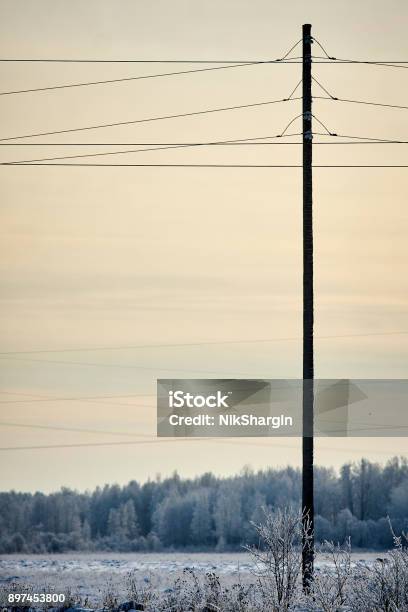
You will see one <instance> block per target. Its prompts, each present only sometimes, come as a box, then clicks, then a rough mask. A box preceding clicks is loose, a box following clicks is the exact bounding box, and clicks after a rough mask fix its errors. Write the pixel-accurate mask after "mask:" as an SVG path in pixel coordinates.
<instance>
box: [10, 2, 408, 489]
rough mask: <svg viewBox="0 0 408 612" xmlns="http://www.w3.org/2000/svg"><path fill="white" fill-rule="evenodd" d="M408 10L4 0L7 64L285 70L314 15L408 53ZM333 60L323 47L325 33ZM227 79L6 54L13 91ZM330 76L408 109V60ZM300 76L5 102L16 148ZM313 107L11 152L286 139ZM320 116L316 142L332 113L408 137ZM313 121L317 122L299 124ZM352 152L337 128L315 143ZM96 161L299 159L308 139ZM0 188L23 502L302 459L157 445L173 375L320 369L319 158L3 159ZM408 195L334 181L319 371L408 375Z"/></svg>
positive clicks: (69, 92)
mask: <svg viewBox="0 0 408 612" xmlns="http://www.w3.org/2000/svg"><path fill="white" fill-rule="evenodd" d="M407 18H408V5H407V3H406V2H405V1H404V0H391V1H390V2H388V3H386V4H384V3H383V2H382V1H380V0H360V2H358V3H356V2H351V1H350V0H345V1H344V2H342V3H337V4H333V3H328V2H325V1H324V0H311V1H310V2H308V3H305V2H302V1H290V2H287V3H281V2H279V3H278V2H275V1H270V0H254V1H252V2H244V1H242V0H234V1H232V0H221V1H218V0H217V1H215V0H214V1H205V2H200V3H198V2H191V1H190V2H189V1H181V0H173V1H172V2H171V3H170V2H167V1H165V0H163V1H153V2H152V1H147V0H140V1H138V2H132V1H129V0H122V1H121V2H120V3H117V2H113V1H112V0H111V1H107V0H88V2H86V3H85V2H81V1H79V0H70V1H69V2H68V1H67V0H64V1H61V0H52V1H51V0H43V1H42V2H36V1H34V0H33V1H31V2H23V1H22V0H13V1H11V0H7V1H5V0H0V55H1V58H3V59H7V58H9V59H10V58H14V59H16V58H26V59H27V58H37V59H38V58H54V59H57V58H73V59H127V60H129V59H138V60H166V61H169V60H186V61H187V60H190V61H191V60H208V61H210V60H222V61H224V60H225V61H226V62H230V61H234V62H237V61H256V60H270V59H276V58H279V57H282V56H283V55H284V54H285V53H286V52H287V51H288V50H289V49H290V48H291V47H292V45H293V44H295V43H296V42H297V41H298V40H299V39H300V37H301V26H302V24H303V23H311V24H312V34H313V35H314V36H315V37H316V39H317V40H318V41H319V42H320V43H321V44H322V46H323V47H324V48H325V49H326V51H327V53H328V54H329V55H330V56H335V57H338V58H346V59H360V60H380V61H381V60H385V61H389V62H392V61H398V60H400V61H403V60H405V61H408V40H407V37H406V22H407ZM299 53H300V48H299V47H297V48H296V49H295V50H294V51H293V53H292V54H291V57H296V56H297V55H298V54H299ZM313 53H314V55H323V51H322V50H321V48H320V47H318V46H317V44H316V43H315V44H314V47H313ZM209 66H211V64H204V65H201V64H200V65H191V64H187V63H186V64H166V63H153V64H131V63H117V64H115V63H112V64H110V63H28V62H21V63H14V62H2V63H0V71H1V74H0V78H1V81H0V82H1V88H0V93H2V92H7V91H16V90H22V89H31V88H39V87H40V88H41V87H49V86H53V85H62V84H67V83H81V82H89V81H99V80H108V79H119V78H129V77H135V76H147V75H152V74H158V73H166V72H174V71H175V70H188V69H191V67H194V68H197V67H209ZM313 75H314V77H315V78H316V79H317V81H318V82H319V83H321V84H322V85H323V86H324V87H325V89H326V90H327V91H328V92H330V94H331V95H332V96H334V97H338V98H343V99H348V100H362V101H371V102H380V103H384V104H393V105H408V81H407V76H408V73H406V72H404V69H400V68H391V67H383V66H375V65H364V64H338V65H333V64H330V65H322V64H319V63H315V64H314V66H313ZM300 78H301V66H300V65H299V64H298V63H294V64H293V65H288V64H258V65H251V66H242V67H238V68H234V69H228V70H215V71H204V72H199V73H193V74H183V75H177V76H175V75H173V76H166V77H160V78H154V79H141V80H133V81H124V82H120V83H112V84H104V85H102V84H100V85H92V86H87V87H74V88H67V89H59V90H53V91H42V92H32V93H20V94H13V95H2V96H0V106H1V138H2V139H7V138H13V137H15V136H23V135H29V134H35V133H39V132H53V131H58V130H69V129H72V128H78V127H85V126H92V125H99V124H106V123H117V122H127V121H134V120H139V119H146V118H156V117H162V116H166V115H174V114H183V113H189V112H196V111H202V110H207V109H214V108H223V107H230V106H239V105H246V104H255V103H260V102H266V101H272V100H281V99H282V98H287V97H288V96H289V94H290V93H291V92H292V90H293V89H294V88H295V86H296V84H297V83H298V82H299V79H300ZM313 89H314V91H313V93H314V95H315V96H326V95H327V94H326V93H324V91H323V90H322V89H321V88H320V87H319V85H318V84H317V83H316V82H315V83H314V85H313ZM299 95H300V94H299V90H297V92H295V94H294V96H293V97H295V98H296V97H298V96H299ZM300 113H301V101H300V100H296V99H295V100H291V101H289V102H285V103H279V104H278V103H277V104H265V105H261V106H257V107H252V108H246V109H237V110H231V111H228V112H226V111H225V112H216V113H210V114H202V115H196V116H189V117H184V118H177V119H163V120H157V121H152V122H142V123H137V124H133V125H123V126H119V127H110V128H104V129H95V130H85V131H79V132H68V133H65V134H59V135H49V136H42V137H35V138H26V139H16V140H3V141H1V140H0V144H2V143H3V144H5V145H7V146H1V147H0V149H1V150H0V156H1V160H2V161H16V160H30V159H41V158H44V157H56V156H65V155H78V154H85V153H96V152H108V151H121V150H122V151H123V150H127V149H128V148H130V149H135V148H136V149H137V148H140V146H138V144H139V143H169V142H170V143H171V142H211V141H213V142H214V141H218V140H234V139H244V138H261V137H265V136H276V135H277V134H280V133H281V132H282V131H283V130H284V128H285V126H286V125H287V124H288V123H289V122H290V121H291V120H292V119H294V118H295V117H296V116H298V115H299V114H300ZM313 113H314V115H315V117H316V121H315V124H314V125H315V128H314V129H315V131H316V132H320V133H324V132H325V128H324V127H322V125H321V124H320V123H317V120H319V121H321V122H322V123H323V124H324V126H326V127H327V129H328V130H329V131H330V132H334V133H336V134H338V135H346V136H347V137H349V136H363V137H370V138H383V139H407V140H408V128H407V122H406V113H407V111H406V110H405V109H396V108H384V107H376V106H369V105H360V104H354V103H350V102H340V101H334V100H322V99H316V100H314V103H313ZM300 130H301V124H300V119H299V118H298V119H296V120H295V121H294V123H292V125H291V126H290V128H289V132H290V133H292V134H297V133H298V132H300ZM334 139H335V137H328V136H327V135H326V136H318V135H316V136H315V143H318V142H324V141H326V142H327V141H333V140H334ZM337 140H341V138H338V139H337ZM343 140H347V138H343ZM287 141H292V142H300V140H299V136H291V137H290V138H288V139H287ZM17 143H18V146H17ZM27 143H32V144H34V143H37V145H38V144H39V143H43V146H26V145H27ZM44 143H48V144H54V145H55V144H58V143H59V144H60V145H61V146H45V144H44ZM62 143H64V145H68V144H70V145H72V146H62ZM79 143H82V145H81V146H80V145H79ZM98 143H101V144H98ZM108 143H114V144H113V145H110V146H108ZM85 144H88V145H89V146H86V147H85V146H83V145H85ZM22 145H24V146H22ZM97 145H98V146H97ZM129 145H132V146H130V147H129ZM68 161H69V160H68ZM79 161H82V162H83V163H85V162H92V161H94V162H95V163H96V162H97V163H119V162H122V163H146V164H149V163H176V164H177V163H190V164H196V163H204V164H205V163H211V164H213V163H220V164H230V163H232V164H238V163H243V164H281V165H282V164H295V165H296V164H300V163H301V148H300V147H299V146H296V145H279V146H278V145H277V146H248V147H243V146H229V147H207V148H195V149H194V150H193V149H191V148H184V149H176V150H174V151H169V150H161V151H149V152H144V153H141V152H138V153H132V154H123V155H116V156H106V157H99V158H98V157H97V158H85V159H80V160H79ZM314 163H315V164H408V155H407V149H406V147H405V146H404V145H389V144H387V145H365V144H364V145H347V146H346V145H342V146H334V145H319V146H315V147H314ZM0 175H1V179H0V190H1V213H0V215H1V220H0V232H1V239H0V249H1V258H0V275H1V279H2V292H1V298H0V309H1V328H0V338H1V346H2V347H3V348H2V354H0V358H1V360H2V368H1V374H0V376H1V398H0V403H1V417H0V421H1V423H0V453H1V464H2V470H1V477H0V489H1V490H8V489H11V488H14V489H17V490H25V491H33V490H42V491H52V490H56V489H58V488H59V487H60V486H70V487H73V488H77V489H80V490H83V489H86V488H92V487H94V486H96V485H98V484H104V483H105V482H110V483H111V482H118V483H126V482H127V481H129V480H130V479H137V480H141V481H145V480H147V479H148V478H154V477H155V476H156V474H158V473H161V474H163V475H166V474H170V473H172V472H173V471H174V470H177V471H178V472H179V473H180V474H181V475H183V476H194V475H196V474H200V473H203V472H205V471H214V472H215V473H216V474H223V475H228V474H234V473H237V472H238V471H239V470H241V469H242V467H243V466H244V465H251V466H252V467H254V468H255V469H261V468H267V467H269V466H284V465H288V464H290V465H294V466H299V465H300V461H301V452H300V449H301V441H300V440H297V439H290V438H286V439H285V438H282V439H280V440H268V439H263V440H256V439H245V440H224V441H222V440H210V441H200V440H188V441H180V440H175V441H161V440H156V439H155V427H156V422H155V418H156V417H155V414H156V408H155V401H156V400H155V392H156V379H157V378H173V377H174V378H200V377H206V378H228V377H229V378H233V377H236V378H239V377H242V378H245V377H247V378H298V377H301V372H302V353H301V332H302V303H301V296H302V284H301V283H302V251H301V248H302V245H301V231H302V225H301V221H302V219H301V212H302V183H301V169H300V168H286V169H284V168H157V167H118V168H110V167H102V168H101V167H90V168H85V167H71V168H69V167H54V168H51V167H38V166H34V167H32V168H30V167H28V166H15V167H11V166H2V167H1V168H0ZM407 188H408V173H407V169H406V168H392V169H367V168H359V169H358V168H354V169H352V168H336V169H335V168H316V169H315V171H314V221H315V309H316V312H315V315H316V322H315V335H316V352H315V360H316V371H315V374H316V376H317V377H320V378H404V377H407V363H408V346H407V340H408V308H407V306H408V287H407V275H406V268H407V263H408V257H407V256H408V252H407V245H406V236H407V230H408V210H407V206H406V193H407ZM79 430H81V431H79ZM84 430H87V431H84ZM38 446H43V447H51V448H32V447H38ZM15 447H24V448H19V449H15ZM27 447H28V448H27ZM4 449H8V450H4ZM407 451H408V444H407V440H406V438H391V439H386V438H378V439H369V438H367V439H360V438H348V439H330V440H328V439H323V438H320V439H318V440H316V463H317V464H319V465H326V466H333V467H335V468H339V466H340V465H342V464H343V463H345V462H347V461H355V460H358V459H359V458H361V457H362V456H365V457H368V458H369V459H371V460H374V461H379V462H382V463H383V462H385V461H387V459H389V458H390V457H391V456H393V455H395V454H399V455H407Z"/></svg>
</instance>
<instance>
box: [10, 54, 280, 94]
mask: <svg viewBox="0 0 408 612" xmlns="http://www.w3.org/2000/svg"><path fill="white" fill-rule="evenodd" d="M267 63H269V62H248V63H242V64H229V65H228V66H212V67H210V68H196V69H194V70H181V71H177V72H165V73H160V74H147V75H142V76H134V77H124V78H120V79H107V80H101V81H86V82H82V83H65V84H63V85H52V86H50V87H34V88H30V89H16V90H12V91H0V96H11V95H15V94H25V93H36V92H43V91H54V90H58V89H71V88H73V87H89V86H92V85H107V84H112V83H125V82H129V81H140V80H143V79H157V78H160V77H169V76H178V75H182V74H193V73H197V72H210V71H212V70H226V69H228V68H243V67H248V66H256V65H262V64H267Z"/></svg>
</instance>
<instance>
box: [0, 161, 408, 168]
mask: <svg viewBox="0 0 408 612" xmlns="http://www.w3.org/2000/svg"><path fill="white" fill-rule="evenodd" d="M0 165H1V166H14V167H21V166H48V167H49V166H55V167H61V166H65V167H67V166H71V167H83V168H84V167H85V168H86V167H88V168H95V167H98V166H99V167H104V168H302V167H303V166H302V165H301V164H92V163H90V164H83V163H59V162H58V163H48V162H44V163H43V162H41V163H36V162H34V163H28V164H27V163H18V164H16V163H14V162H13V163H0ZM313 168H408V164H317V165H313Z"/></svg>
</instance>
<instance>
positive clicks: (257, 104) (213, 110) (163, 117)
mask: <svg viewBox="0 0 408 612" xmlns="http://www.w3.org/2000/svg"><path fill="white" fill-rule="evenodd" d="M294 100H300V98H291V99H290V100H289V99H287V98H282V99H278V100H267V101H265V102H255V103H251V104H239V105H236V106H225V107H219V108H208V109H204V110H201V111H193V112H189V113H177V114H175V115H161V116H159V117H147V118H145V119H134V120H131V121H117V122H114V123H102V124H98V125H90V126H84V127H79V128H69V129H65V130H53V131H50V132H37V133H35V134H23V135H21V136H8V137H7V138H0V142H5V141H10V140H21V139H22V138H36V137H38V136H51V135H55V134H67V133H72V132H83V131H85V130H97V129H102V128H108V127H117V126H122V125H134V124H138V123H149V122H152V121H163V120H166V119H181V118H183V117H193V116H197V115H206V114H210V113H220V112H225V111H231V110H241V109H244V108H255V107H260V106H267V105H269V104H279V103H281V102H292V101H294Z"/></svg>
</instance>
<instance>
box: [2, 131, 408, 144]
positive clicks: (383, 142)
mask: <svg viewBox="0 0 408 612" xmlns="http://www.w3.org/2000/svg"><path fill="white" fill-rule="evenodd" d="M313 134H314V135H316V134H317V133H316V132H313ZM295 135H298V134H285V136H287V137H289V136H295ZM299 135H300V134H299ZM322 135H323V136H328V134H327V133H325V134H322ZM336 136H337V134H336ZM269 138H281V135H280V134H279V136H269ZM301 144H303V143H302V142H301V141H298V142H279V141H278V142H244V141H240V142H228V141H218V142H16V143H14V142H4V143H0V147H126V146H127V147H130V146H132V147H152V146H166V147H177V146H179V147H185V146H190V147H193V146H195V147H198V146H201V147H212V146H220V147H224V146H225V147H227V146H245V147H250V146H254V145H274V146H275V145H276V146H277V145H301ZM332 144H333V145H340V144H408V140H383V141H377V140H373V141H371V142H354V141H350V142H347V141H342V142H337V141H332V142H314V143H313V146H315V145H332Z"/></svg>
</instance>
